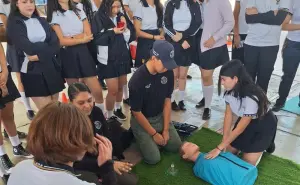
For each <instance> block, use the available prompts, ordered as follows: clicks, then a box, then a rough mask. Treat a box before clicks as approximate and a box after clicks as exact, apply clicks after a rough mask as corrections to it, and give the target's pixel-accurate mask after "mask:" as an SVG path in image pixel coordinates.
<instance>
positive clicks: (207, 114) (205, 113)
mask: <svg viewBox="0 0 300 185" xmlns="http://www.w3.org/2000/svg"><path fill="white" fill-rule="evenodd" d="M210 115H211V113H210V109H209V108H205V109H204V111H203V114H202V120H209V119H210Z"/></svg>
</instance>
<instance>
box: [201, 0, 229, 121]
mask: <svg viewBox="0 0 300 185" xmlns="http://www.w3.org/2000/svg"><path fill="white" fill-rule="evenodd" d="M202 5H203V6H204V12H203V17H204V18H203V22H204V24H203V32H202V36H201V41H200V43H201V46H200V47H201V50H200V52H201V54H200V56H199V66H200V71H201V78H202V89H203V99H202V100H201V101H200V102H199V103H198V105H199V106H200V105H203V104H204V111H203V115H202V119H203V120H208V119H210V116H211V110H210V105H211V102H212V97H213V92H214V85H213V73H214V70H215V69H216V68H217V67H219V66H221V65H223V64H224V63H225V62H227V61H228V60H229V54H228V48H227V44H226V41H227V35H228V34H229V33H230V32H231V30H232V28H233V26H234V18H233V14H232V10H231V4H230V2H229V1H228V0H204V1H203V3H202ZM198 105H197V106H196V107H199V106H198Z"/></svg>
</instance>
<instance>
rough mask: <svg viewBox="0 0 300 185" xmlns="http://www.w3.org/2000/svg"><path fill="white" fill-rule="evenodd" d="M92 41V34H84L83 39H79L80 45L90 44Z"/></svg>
mask: <svg viewBox="0 0 300 185" xmlns="http://www.w3.org/2000/svg"><path fill="white" fill-rule="evenodd" d="M93 39H94V36H93V34H90V35H86V34H84V36H83V38H82V39H81V43H82V44H85V43H88V42H91V41H92V40H93Z"/></svg>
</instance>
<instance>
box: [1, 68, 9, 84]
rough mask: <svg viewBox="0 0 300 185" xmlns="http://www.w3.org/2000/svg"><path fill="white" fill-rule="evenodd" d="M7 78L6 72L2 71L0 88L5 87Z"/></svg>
mask: <svg viewBox="0 0 300 185" xmlns="http://www.w3.org/2000/svg"><path fill="white" fill-rule="evenodd" d="M7 78H8V71H7V70H4V69H3V70H2V72H1V73H0V88H2V87H6V83H7Z"/></svg>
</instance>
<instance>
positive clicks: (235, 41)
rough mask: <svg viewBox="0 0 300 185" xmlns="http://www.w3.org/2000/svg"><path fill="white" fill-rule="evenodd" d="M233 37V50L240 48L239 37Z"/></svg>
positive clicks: (236, 35)
mask: <svg viewBox="0 0 300 185" xmlns="http://www.w3.org/2000/svg"><path fill="white" fill-rule="evenodd" d="M233 37H234V38H233V40H234V43H233V48H240V44H241V37H240V35H238V34H235V35H234V36H233Z"/></svg>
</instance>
